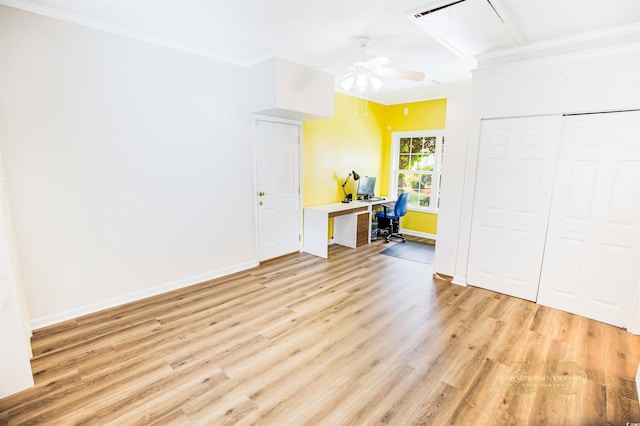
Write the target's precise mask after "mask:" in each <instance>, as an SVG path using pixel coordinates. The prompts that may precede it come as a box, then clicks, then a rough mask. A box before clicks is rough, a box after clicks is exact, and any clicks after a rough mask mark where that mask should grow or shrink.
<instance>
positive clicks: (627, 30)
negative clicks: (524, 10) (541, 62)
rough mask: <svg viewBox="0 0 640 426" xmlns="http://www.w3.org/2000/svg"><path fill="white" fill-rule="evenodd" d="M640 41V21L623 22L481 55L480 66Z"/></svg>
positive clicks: (479, 56)
mask: <svg viewBox="0 0 640 426" xmlns="http://www.w3.org/2000/svg"><path fill="white" fill-rule="evenodd" d="M638 41H640V23H634V24H629V25H624V26H620V27H616V28H611V29H608V30H605V31H597V32H590V33H585V34H579V35H574V36H569V37H564V38H559V39H553V40H548V41H543V42H538V43H532V44H529V45H526V46H521V47H514V48H509V49H503V50H499V51H495V52H488V53H484V54H481V55H478V56H477V57H476V59H477V60H478V68H488V67H492V66H496V65H504V64H507V63H513V62H523V61H527V60H535V59H541V58H546V57H549V56H559V55H565V54H573V53H576V52H585V51H589V50H597V49H600V48H603V47H609V48H611V47H616V46H620V45H626V44H632V43H635V42H638Z"/></svg>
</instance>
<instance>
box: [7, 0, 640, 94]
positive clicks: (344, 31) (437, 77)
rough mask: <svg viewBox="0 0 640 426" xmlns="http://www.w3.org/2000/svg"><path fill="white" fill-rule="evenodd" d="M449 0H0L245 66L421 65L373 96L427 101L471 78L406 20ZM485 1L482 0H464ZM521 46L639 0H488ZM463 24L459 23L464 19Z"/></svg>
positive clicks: (570, 32) (638, 22) (633, 18)
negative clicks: (361, 43)
mask: <svg viewBox="0 0 640 426" xmlns="http://www.w3.org/2000/svg"><path fill="white" fill-rule="evenodd" d="M454 1H456V0H422V1H413V0H378V1H376V0H351V1H345V0H342V1H334V0H288V1H281V0H280V1H278V0H262V1H259V0H254V1H248V0H208V1H205V0H0V4H6V5H9V6H14V7H19V8H22V9H26V10H31V11H34V12H37V13H43V14H46V15H49V16H53V17H56V18H62V19H65V20H69V21H72V22H77V23H81V24H85V25H90V26H93V27H97V28H100V29H104V30H108V31H112V32H116V33H119V34H124V35H128V36H132V37H135V38H139V39H144V40H147V41H151V42H154V43H159V44H164V45H168V46H173V47H175V48H179V49H182V50H187V51H191V52H194V53H197V54H201V55H204V56H209V57H213V58H216V59H221V60H224V61H227V62H231V63H234V64H238V65H242V66H250V65H253V64H256V63H258V62H260V61H262V60H264V59H267V58H270V57H273V56H279V57H282V58H285V59H288V60H291V61H294V62H297V63H300V64H303V65H307V66H310V67H314V68H318V69H321V70H323V71H326V72H330V73H333V74H335V75H336V76H340V75H342V74H344V73H346V72H347V71H346V70H345V68H344V65H347V64H349V63H352V62H354V61H355V60H358V59H360V58H361V56H360V48H359V47H358V43H357V41H356V37H357V36H360V35H366V36H369V37H371V39H372V41H371V44H370V46H369V47H368V48H367V49H366V53H367V54H368V55H370V56H387V57H389V58H391V63H390V64H389V66H392V67H397V68H403V69H409V70H415V71H422V72H424V73H426V75H427V77H426V78H425V81H423V82H420V83H416V82H404V81H399V80H393V79H389V78H383V80H384V85H383V86H382V88H381V89H380V90H379V91H378V92H377V93H375V94H373V93H371V94H370V98H371V99H373V100H377V101H378V102H382V103H386V104H389V103H396V102H404V101H409V100H416V99H420V98H424V94H425V93H429V91H430V90H431V91H433V89H434V88H435V87H437V84H443V85H446V84H456V83H459V82H463V81H465V80H469V79H470V77H471V75H470V70H471V69H473V68H474V67H475V66H476V60H475V59H474V58H467V59H463V58H460V57H459V56H458V55H456V54H455V53H453V52H452V51H451V50H450V49H447V48H446V47H444V46H443V45H442V44H441V43H439V42H438V41H437V40H435V39H434V38H433V37H431V36H430V35H429V34H428V33H427V32H426V31H425V30H423V29H422V28H421V27H420V26H419V25H416V24H415V23H414V22H412V20H410V19H409V18H408V16H409V15H410V14H411V13H412V12H416V11H419V10H427V9H431V8H433V7H437V6H440V5H443V4H448V3H453V2H454ZM469 1H482V2H485V1H487V0H469ZM490 1H491V4H492V5H493V7H494V8H495V10H496V11H497V12H498V13H499V14H500V16H501V18H502V19H503V20H504V23H505V25H506V27H507V28H508V29H509V30H510V32H511V33H512V34H513V36H514V38H515V39H516V40H518V41H519V44H520V45H521V46H530V45H536V44H539V43H546V42H549V41H552V40H558V39H567V38H575V37H576V36H581V35H587V34H593V33H602V32H607V31H610V30H611V29H616V28H624V27H627V28H628V27H632V28H638V27H639V26H640V0H490ZM461 25H463V26H464V25H465V23H464V22H463V23H461Z"/></svg>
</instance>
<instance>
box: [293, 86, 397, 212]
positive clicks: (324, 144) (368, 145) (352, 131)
mask: <svg viewBox="0 0 640 426" xmlns="http://www.w3.org/2000/svg"><path fill="white" fill-rule="evenodd" d="M365 107H366V111H365ZM354 108H355V111H356V112H357V114H354ZM384 111H385V107H384V106H383V105H380V104H377V103H375V102H368V104H365V102H364V100H362V99H355V98H353V97H351V96H347V95H344V94H341V93H336V94H335V109H334V117H333V118H326V119H322V120H309V121H305V122H304V123H303V127H302V132H303V141H304V143H303V152H302V170H303V175H302V185H303V199H302V203H303V205H304V206H305V207H306V206H313V205H317V204H327V203H335V202H337V201H340V200H342V198H343V193H342V183H343V182H344V180H345V179H346V178H347V176H348V174H349V172H351V171H352V170H355V171H356V172H357V173H358V174H359V175H361V176H376V177H378V176H380V174H381V172H382V170H383V169H382V167H383V160H382V157H381V155H380V154H381V153H382V151H383V139H384V134H383V132H382V129H381V127H380V123H381V122H382V121H383V120H384ZM365 112H366V114H367V115H366V116H365ZM387 168H388V166H387ZM387 174H388V171H387ZM388 187H389V186H388V184H387V186H386V187H381V186H380V182H378V181H376V193H382V192H384V191H387V190H388ZM345 189H346V190H347V193H353V194H354V196H355V193H356V190H357V185H356V183H355V182H354V181H353V179H352V178H350V179H349V183H348V184H347V186H346V187H345Z"/></svg>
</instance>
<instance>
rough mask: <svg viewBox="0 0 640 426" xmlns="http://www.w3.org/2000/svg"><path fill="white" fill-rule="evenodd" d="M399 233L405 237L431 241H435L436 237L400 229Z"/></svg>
mask: <svg viewBox="0 0 640 426" xmlns="http://www.w3.org/2000/svg"><path fill="white" fill-rule="evenodd" d="M400 233H401V234H405V235H411V236H413V237H422V238H429V239H431V240H435V239H436V237H437V236H436V234H429V233H427V232H418V231H413V230H411V229H403V228H402V227H401V228H400Z"/></svg>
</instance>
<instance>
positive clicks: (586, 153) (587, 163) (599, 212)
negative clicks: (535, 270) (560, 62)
mask: <svg viewBox="0 0 640 426" xmlns="http://www.w3.org/2000/svg"><path fill="white" fill-rule="evenodd" d="M557 176H558V177H557V180H556V184H555V189H554V195H553V201H552V206H551V211H550V216H549V217H550V219H549V230H548V235H547V244H546V249H545V255H544V263H543V267H542V274H541V278H540V292H539V298H538V302H539V303H541V304H544V305H547V306H551V307H554V308H558V309H562V310H565V311H568V312H572V313H576V314H579V315H583V316H586V317H589V318H593V319H596V320H599V321H603V322H606V323H608V324H613V325H617V326H624V325H626V323H627V319H628V315H629V312H630V310H631V305H632V302H633V297H634V293H635V287H636V285H637V284H636V283H637V282H638V278H639V274H640V247H639V246H640V112H622V113H609V114H590V115H580V116H570V117H566V118H565V121H564V126H563V132H562V142H561V150H560V156H559V164H558V172H557Z"/></svg>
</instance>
